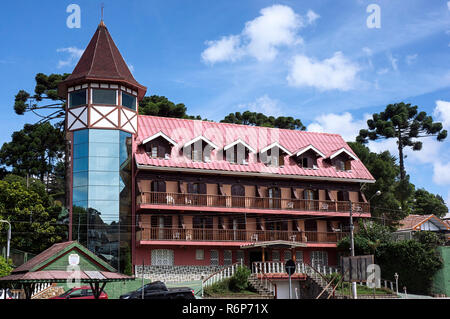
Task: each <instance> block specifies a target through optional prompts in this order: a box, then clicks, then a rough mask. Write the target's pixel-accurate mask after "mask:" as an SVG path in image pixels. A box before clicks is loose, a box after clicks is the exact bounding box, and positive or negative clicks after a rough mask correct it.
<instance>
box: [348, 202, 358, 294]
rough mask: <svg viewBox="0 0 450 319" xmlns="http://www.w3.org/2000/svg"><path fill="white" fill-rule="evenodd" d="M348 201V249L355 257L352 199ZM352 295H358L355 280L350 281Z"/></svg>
mask: <svg viewBox="0 0 450 319" xmlns="http://www.w3.org/2000/svg"><path fill="white" fill-rule="evenodd" d="M349 203H350V250H351V255H352V257H355V241H354V238H353V204H352V201H349ZM352 297H353V299H358V295H357V292H356V282H353V281H352Z"/></svg>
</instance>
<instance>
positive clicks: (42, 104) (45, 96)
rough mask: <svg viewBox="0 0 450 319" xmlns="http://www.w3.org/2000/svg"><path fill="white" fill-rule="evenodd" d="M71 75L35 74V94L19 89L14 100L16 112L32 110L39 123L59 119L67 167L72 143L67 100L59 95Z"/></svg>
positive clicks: (66, 187) (66, 186) (67, 203)
mask: <svg viewBox="0 0 450 319" xmlns="http://www.w3.org/2000/svg"><path fill="white" fill-rule="evenodd" d="M69 75H70V74H69V73H64V74H50V75H46V74H44V73H38V74H36V76H35V87H34V94H30V93H29V92H27V91H26V90H19V92H18V93H17V94H16V97H15V101H14V111H15V112H16V114H18V115H23V114H25V113H29V112H31V113H33V114H35V115H36V116H37V117H38V118H39V120H38V121H37V124H41V123H45V122H49V121H53V120H55V121H57V123H56V125H55V127H57V128H59V129H60V130H61V132H62V134H61V135H60V138H61V141H62V143H63V145H65V149H64V161H65V167H69V162H68V161H69V158H70V156H69V152H70V144H69V136H68V134H67V132H65V131H64V128H65V126H64V119H65V116H66V114H65V105H66V101H65V99H62V98H60V97H59V96H58V84H59V83H60V82H61V81H63V80H65V79H66V78H67V77H68V76H69ZM65 173H66V176H65V184H64V188H65V190H67V189H68V188H69V187H70V186H69V185H68V184H67V183H69V181H70V178H69V176H68V174H69V171H68V170H67V171H66V172H65ZM69 204H70V201H69V198H68V196H66V198H65V205H66V206H67V207H68V206H69Z"/></svg>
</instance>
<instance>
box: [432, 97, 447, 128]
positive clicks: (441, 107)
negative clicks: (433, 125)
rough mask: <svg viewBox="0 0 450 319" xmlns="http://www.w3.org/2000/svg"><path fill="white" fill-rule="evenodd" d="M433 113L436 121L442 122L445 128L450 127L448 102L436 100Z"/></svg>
mask: <svg viewBox="0 0 450 319" xmlns="http://www.w3.org/2000/svg"><path fill="white" fill-rule="evenodd" d="M433 115H434V116H435V117H436V119H437V120H438V121H441V122H442V126H443V127H444V128H445V129H450V102H447V101H436V108H435V109H434V112H433Z"/></svg>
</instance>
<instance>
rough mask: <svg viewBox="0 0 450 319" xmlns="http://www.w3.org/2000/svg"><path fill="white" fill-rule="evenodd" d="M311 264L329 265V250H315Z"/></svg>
mask: <svg viewBox="0 0 450 319" xmlns="http://www.w3.org/2000/svg"><path fill="white" fill-rule="evenodd" d="M311 265H312V266H313V267H316V266H328V252H326V251H323V250H314V251H312V252H311Z"/></svg>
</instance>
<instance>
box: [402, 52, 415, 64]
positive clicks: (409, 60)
mask: <svg viewBox="0 0 450 319" xmlns="http://www.w3.org/2000/svg"><path fill="white" fill-rule="evenodd" d="M417 57H418V54H411V55H407V56H406V58H405V62H406V64H408V65H411V64H413V63H414V62H416V60H417Z"/></svg>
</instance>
